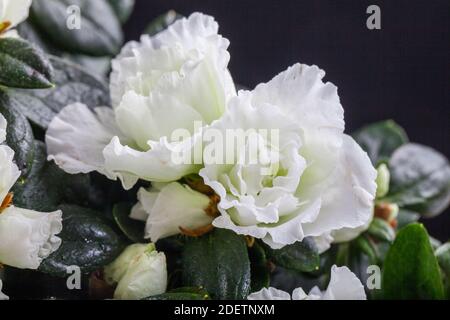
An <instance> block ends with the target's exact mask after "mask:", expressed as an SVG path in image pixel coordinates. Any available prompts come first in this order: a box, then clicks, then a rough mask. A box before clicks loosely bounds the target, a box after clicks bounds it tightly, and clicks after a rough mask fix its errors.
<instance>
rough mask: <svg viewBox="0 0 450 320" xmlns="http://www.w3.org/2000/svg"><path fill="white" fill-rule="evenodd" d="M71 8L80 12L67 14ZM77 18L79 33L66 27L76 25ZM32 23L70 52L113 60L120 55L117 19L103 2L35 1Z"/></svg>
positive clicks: (71, 0) (120, 39)
mask: <svg viewBox="0 0 450 320" xmlns="http://www.w3.org/2000/svg"><path fill="white" fill-rule="evenodd" d="M72 5H74V6H76V7H78V8H79V12H76V11H70V12H69V13H70V14H69V13H68V8H69V7H71V6H72ZM76 7H72V8H76ZM78 14H79V15H78ZM78 18H79V19H80V23H79V27H80V28H79V29H78V28H76V27H75V28H68V27H67V25H68V24H73V25H76V23H74V22H75V20H76V19H78ZM31 21H32V23H33V24H35V25H36V26H37V27H38V28H39V29H40V30H41V31H42V32H43V33H45V34H46V36H47V38H49V39H50V40H51V41H52V42H54V43H55V44H56V45H57V46H58V47H60V48H62V49H64V50H66V51H69V52H74V53H83V54H87V55H92V56H107V55H111V56H112V55H115V54H117V53H118V52H119V50H120V47H121V44H122V41H123V34H122V30H121V26H120V22H119V19H118V18H117V16H116V14H115V13H114V11H113V9H112V7H111V6H110V4H109V3H108V2H107V1H106V0H95V1H92V0H35V1H33V4H32V7H31Z"/></svg>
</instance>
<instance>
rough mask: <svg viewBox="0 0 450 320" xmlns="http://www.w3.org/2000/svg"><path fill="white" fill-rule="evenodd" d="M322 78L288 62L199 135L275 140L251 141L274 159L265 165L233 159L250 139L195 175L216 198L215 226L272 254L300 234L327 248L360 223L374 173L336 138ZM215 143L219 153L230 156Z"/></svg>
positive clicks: (335, 115) (336, 118)
mask: <svg viewBox="0 0 450 320" xmlns="http://www.w3.org/2000/svg"><path fill="white" fill-rule="evenodd" d="M324 75H325V73H324V72H323V71H322V70H320V69H319V68H318V67H316V66H307V65H301V64H296V65H294V66H292V67H290V68H289V69H287V70H286V71H284V72H282V73H281V74H279V75H278V76H276V77H275V78H273V79H272V80H271V81H270V82H268V83H264V84H260V85H258V86H257V87H256V88H255V90H253V91H251V92H250V91H240V92H239V95H238V97H236V98H234V99H232V100H231V101H230V105H229V108H228V110H227V111H226V112H225V114H224V115H223V117H221V119H219V120H218V121H216V122H214V123H213V124H212V125H211V126H210V127H209V128H208V129H206V131H205V134H207V133H208V131H209V130H215V131H219V132H221V133H222V135H223V136H226V131H227V130H229V129H232V130H238V129H241V130H244V131H248V130H252V129H257V130H259V129H267V130H277V131H278V135H277V136H278V138H279V141H277V145H276V146H275V147H273V146H272V145H273V141H271V139H269V138H270V137H269V138H268V137H267V136H266V137H265V136H263V135H256V137H254V138H253V139H256V140H261V141H262V143H261V141H260V142H259V145H261V146H262V148H260V151H263V153H265V154H268V155H270V156H271V157H272V158H273V159H275V160H276V161H277V162H276V163H273V161H272V162H270V166H267V165H266V164H264V163H263V162H258V163H256V164H254V163H249V162H248V161H247V162H246V161H241V159H242V157H243V156H244V155H246V154H248V153H249V151H250V150H249V148H250V147H249V146H250V145H251V144H250V143H249V142H250V136H249V137H247V139H245V140H243V141H242V143H241V144H240V145H238V146H237V150H236V152H235V156H234V162H232V163H231V164H229V163H228V162H227V163H226V164H220V163H214V162H212V163H210V162H211V161H208V160H207V159H204V162H205V167H204V168H203V169H202V170H201V171H200V173H199V174H200V176H201V177H203V179H204V182H205V184H206V185H208V186H210V187H211V188H212V189H213V190H214V191H215V193H216V194H217V195H218V196H219V197H220V202H219V203H218V210H219V212H220V216H219V217H217V218H216V219H215V220H214V221H213V225H214V226H215V227H218V228H226V229H230V230H233V231H234V232H236V233H238V234H243V235H248V236H252V237H255V238H259V239H262V240H263V241H264V242H265V243H267V244H268V245H269V246H271V247H272V248H274V249H277V248H281V247H283V246H285V245H288V244H292V243H294V242H297V241H301V240H303V238H305V237H307V236H311V237H320V239H321V241H322V242H323V241H326V242H328V243H329V242H330V241H332V240H333V239H334V241H339V240H342V241H343V239H345V240H349V239H348V238H349V237H355V236H356V235H357V234H356V235H355V233H354V232H353V231H354V229H356V228H366V227H367V226H368V224H369V222H370V220H371V219H372V215H373V200H374V196H375V191H376V183H375V179H376V176H377V172H376V170H375V168H374V167H373V166H372V164H371V162H370V159H369V157H368V156H367V154H366V153H365V152H364V151H363V150H362V149H361V147H360V146H359V145H358V144H357V143H356V142H355V141H354V140H353V139H352V138H351V137H350V136H348V135H345V134H344V133H343V132H344V111H343V108H342V106H341V104H340V101H339V97H338V95H337V88H336V87H335V86H334V85H333V84H331V83H324V82H323V81H322V78H323V77H324ZM214 143H215V142H214V141H212V142H211V144H214ZM223 145H224V150H223V152H222V153H223V154H230V152H232V150H229V149H227V145H228V144H227V143H224V144H223ZM207 148H209V146H208V145H206V146H205V150H206V149H207ZM274 154H275V156H273V155H274ZM206 156H207V153H206V152H205V153H204V157H206ZM359 232H361V230H358V233H359Z"/></svg>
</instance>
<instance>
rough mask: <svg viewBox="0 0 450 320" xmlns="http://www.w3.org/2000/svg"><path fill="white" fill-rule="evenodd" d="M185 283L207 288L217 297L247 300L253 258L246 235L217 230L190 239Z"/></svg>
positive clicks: (184, 252)
mask: <svg viewBox="0 0 450 320" xmlns="http://www.w3.org/2000/svg"><path fill="white" fill-rule="evenodd" d="M182 265H183V283H184V285H186V286H190V287H203V288H205V290H206V291H207V292H209V293H210V294H211V297H212V298H213V299H220V300H222V299H244V298H245V297H246V296H247V295H248V293H249V290H250V261H249V258H248V253H247V246H246V243H245V240H244V238H243V237H241V236H238V235H237V234H235V233H234V232H232V231H230V230H226V229H214V231H213V232H211V233H209V234H207V235H204V236H202V237H200V238H196V239H189V240H188V241H187V242H186V244H185V247H184V251H183V254H182Z"/></svg>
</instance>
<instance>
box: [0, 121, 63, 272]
mask: <svg viewBox="0 0 450 320" xmlns="http://www.w3.org/2000/svg"><path fill="white" fill-rule="evenodd" d="M5 130H6V120H5V119H4V117H3V116H2V115H0V143H2V142H4V138H5V134H3V133H2V132H4V131H5ZM13 158H14V151H13V150H12V149H11V148H9V147H8V146H6V145H0V262H1V263H3V264H6V265H10V266H13V267H16V268H27V269H37V268H38V267H39V265H40V263H41V261H42V260H43V259H45V258H46V257H48V256H49V255H50V254H51V253H52V252H54V251H56V250H57V249H58V248H59V246H60V245H61V239H60V238H58V237H56V234H58V233H60V232H61V230H62V222H61V221H62V213H61V211H55V212H49V213H44V212H37V211H31V210H26V209H20V208H17V207H14V206H12V205H11V204H10V203H11V196H10V194H9V190H10V189H11V188H12V186H13V185H14V183H15V182H16V180H17V179H18V178H19V176H20V171H19V169H18V168H17V166H16V165H15V164H14V162H13Z"/></svg>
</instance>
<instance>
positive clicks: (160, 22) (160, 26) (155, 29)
mask: <svg viewBox="0 0 450 320" xmlns="http://www.w3.org/2000/svg"><path fill="white" fill-rule="evenodd" d="M182 17H183V16H182V15H179V14H178V13H177V12H175V11H173V10H170V11H167V12H166V13H164V14H162V15H160V16H158V17H157V18H155V19H154V20H153V21H152V22H150V24H149V25H148V26H147V28H145V31H144V33H146V34H148V35H150V36H154V35H155V34H157V33H159V32H161V31H163V30H165V29H167V27H168V26H170V25H171V24H172V23H174V22H175V21H177V20H178V19H180V18H182Z"/></svg>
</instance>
